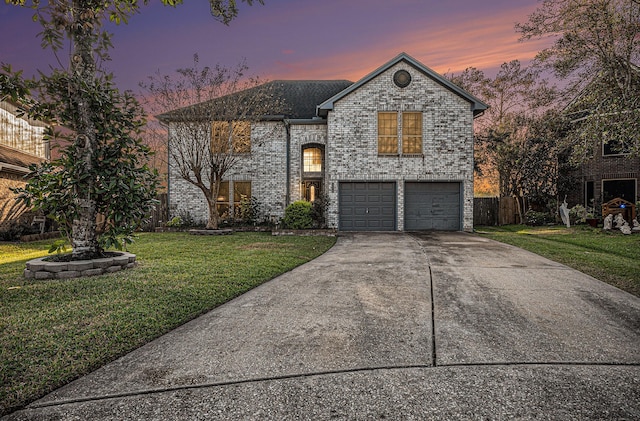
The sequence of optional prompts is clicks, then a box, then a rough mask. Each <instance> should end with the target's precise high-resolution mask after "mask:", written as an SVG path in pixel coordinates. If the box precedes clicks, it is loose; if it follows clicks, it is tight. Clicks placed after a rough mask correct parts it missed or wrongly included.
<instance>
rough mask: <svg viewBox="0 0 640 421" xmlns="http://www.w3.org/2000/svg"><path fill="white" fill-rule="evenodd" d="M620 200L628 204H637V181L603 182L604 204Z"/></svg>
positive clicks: (633, 179)
mask: <svg viewBox="0 0 640 421" xmlns="http://www.w3.org/2000/svg"><path fill="white" fill-rule="evenodd" d="M616 198H620V199H624V200H626V201H627V202H631V203H635V202H636V179H635V178H632V179H629V180H603V181H602V203H605V202H608V201H610V200H613V199H616Z"/></svg>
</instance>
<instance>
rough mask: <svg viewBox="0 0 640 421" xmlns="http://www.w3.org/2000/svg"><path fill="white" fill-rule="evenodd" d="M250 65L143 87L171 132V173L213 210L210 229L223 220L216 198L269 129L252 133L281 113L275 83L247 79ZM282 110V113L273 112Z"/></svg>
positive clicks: (153, 79)
mask: <svg viewBox="0 0 640 421" xmlns="http://www.w3.org/2000/svg"><path fill="white" fill-rule="evenodd" d="M247 69H248V68H247V65H246V63H244V62H242V63H240V64H239V65H238V66H237V67H236V68H235V69H230V68H226V67H223V66H220V65H217V66H215V67H202V68H200V67H199V63H198V55H197V54H196V55H194V61H193V66H192V67H190V68H182V69H178V70H176V75H175V76H173V77H172V76H168V75H161V74H159V73H156V74H155V75H153V76H150V77H149V79H148V81H147V82H143V83H141V84H140V85H141V87H142V88H143V89H145V90H146V91H147V92H148V97H149V101H148V104H149V107H150V109H151V110H152V111H153V112H154V113H162V114H160V115H158V116H157V118H158V119H159V120H160V121H161V122H163V123H164V124H166V125H167V127H168V132H169V133H168V137H167V138H168V142H169V144H168V145H167V150H168V152H169V167H170V171H175V172H177V173H178V174H179V175H180V177H182V179H184V180H185V181H187V182H189V183H191V184H193V185H194V186H196V187H197V188H198V189H200V191H201V192H202V194H203V195H204V197H205V199H206V201H207V206H208V209H209V217H208V220H207V228H208V229H217V228H218V223H219V219H220V215H219V212H218V207H217V206H216V202H217V198H218V195H219V193H220V186H221V184H222V181H223V180H224V178H225V176H226V175H227V174H228V173H229V172H230V171H231V170H232V169H233V168H234V167H235V166H236V164H237V163H238V162H239V161H240V160H241V159H243V157H244V156H246V155H247V154H248V153H250V152H251V148H252V147H255V146H256V144H259V143H260V142H261V141H262V139H264V138H266V137H268V135H269V133H270V130H266V131H264V130H262V131H261V132H260V133H256V131H255V130H253V129H252V126H253V125H255V123H257V122H258V121H260V120H262V119H264V118H265V116H269V115H271V116H273V115H274V114H276V113H278V114H281V113H283V110H284V107H285V105H284V103H283V101H282V100H281V98H280V97H279V96H278V95H277V93H276V91H275V89H274V88H275V85H274V84H273V83H262V81H261V80H260V79H259V78H251V77H245V72H246V71H247ZM274 110H278V111H274Z"/></svg>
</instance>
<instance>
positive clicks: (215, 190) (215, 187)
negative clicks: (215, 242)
mask: <svg viewBox="0 0 640 421" xmlns="http://www.w3.org/2000/svg"><path fill="white" fill-rule="evenodd" d="M220 184H221V181H220V177H216V179H215V181H214V182H213V183H211V188H210V189H209V195H208V196H207V204H208V205H209V220H208V221H207V227H206V228H207V229H208V230H209V229H210V230H217V229H218V220H219V219H220V214H219V213H218V207H217V206H216V203H217V201H218V194H219V193H220ZM229 200H231V199H229Z"/></svg>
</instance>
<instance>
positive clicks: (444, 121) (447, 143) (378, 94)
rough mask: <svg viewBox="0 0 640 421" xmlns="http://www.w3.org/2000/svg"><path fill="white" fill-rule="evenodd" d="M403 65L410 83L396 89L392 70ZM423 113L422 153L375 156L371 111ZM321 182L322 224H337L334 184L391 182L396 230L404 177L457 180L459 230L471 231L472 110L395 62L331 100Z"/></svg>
mask: <svg viewBox="0 0 640 421" xmlns="http://www.w3.org/2000/svg"><path fill="white" fill-rule="evenodd" d="M399 69H405V70H407V71H409V73H410V74H411V76H412V82H411V84H410V85H409V86H408V87H406V88H404V89H401V88H398V87H397V86H396V85H395V84H394V83H393V74H394V73H395V72H396V71H397V70H399ZM379 111H420V112H422V113H423V154H422V156H418V157H397V156H394V157H391V156H378V149H377V113H378V112H379ZM327 138H328V140H327V145H328V147H327V157H326V158H327V159H326V161H327V167H326V171H327V173H326V184H327V189H326V191H327V192H328V195H329V215H328V223H329V226H330V228H337V227H338V182H340V181H367V180H376V181H395V182H396V185H397V187H398V201H397V203H398V209H397V216H398V229H399V230H403V228H404V219H403V218H404V182H405V181H459V182H461V183H462V185H463V196H464V197H463V229H464V230H467V231H470V230H472V229H473V114H472V112H471V109H470V105H469V103H468V102H467V101H465V100H463V99H462V98H460V97H459V96H457V95H456V94H454V93H452V92H451V91H449V90H448V89H446V88H444V87H443V86H441V85H440V84H438V83H436V82H435V81H433V80H432V79H430V78H429V77H427V76H425V75H423V74H422V73H421V72H419V71H417V70H416V69H414V68H413V67H412V66H410V65H408V64H406V63H404V62H401V63H398V64H397V65H395V66H393V67H391V68H389V69H387V70H386V71H384V72H383V73H381V74H380V75H378V76H377V77H376V78H374V79H372V80H371V81H369V82H368V83H366V84H365V85H363V86H361V87H360V88H359V89H357V90H355V91H354V92H352V93H350V94H349V95H347V96H346V97H344V98H342V99H341V100H339V101H338V102H336V103H335V104H334V109H333V111H330V112H329V116H328V137H327Z"/></svg>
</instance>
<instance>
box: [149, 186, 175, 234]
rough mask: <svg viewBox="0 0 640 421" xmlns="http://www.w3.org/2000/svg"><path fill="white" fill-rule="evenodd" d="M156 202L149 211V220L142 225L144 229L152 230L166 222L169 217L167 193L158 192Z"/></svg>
mask: <svg viewBox="0 0 640 421" xmlns="http://www.w3.org/2000/svg"><path fill="white" fill-rule="evenodd" d="M156 199H157V200H158V202H159V203H158V204H157V205H156V207H155V209H154V210H153V211H152V212H151V218H150V219H149V222H148V223H147V224H146V225H145V226H144V227H143V229H144V231H154V230H155V229H156V228H157V227H160V226H162V225H163V224H166V223H167V219H168V218H169V197H168V195H167V193H160V194H158V196H157V197H156Z"/></svg>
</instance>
